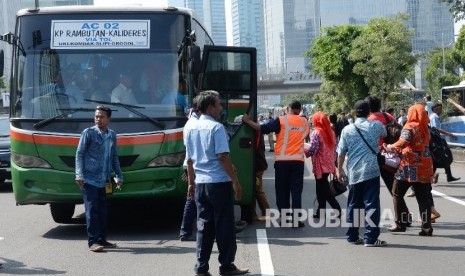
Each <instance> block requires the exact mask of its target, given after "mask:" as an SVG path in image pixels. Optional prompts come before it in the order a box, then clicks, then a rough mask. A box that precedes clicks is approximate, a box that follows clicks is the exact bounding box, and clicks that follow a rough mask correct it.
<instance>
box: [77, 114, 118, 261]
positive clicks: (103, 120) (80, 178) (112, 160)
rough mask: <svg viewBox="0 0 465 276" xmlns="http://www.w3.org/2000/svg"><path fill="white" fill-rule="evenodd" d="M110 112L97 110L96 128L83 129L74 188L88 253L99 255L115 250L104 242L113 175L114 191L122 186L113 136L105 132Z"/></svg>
mask: <svg viewBox="0 0 465 276" xmlns="http://www.w3.org/2000/svg"><path fill="white" fill-rule="evenodd" d="M110 118H111V109H110V108H108V107H106V106H101V105H100V106H97V108H96V110H95V115H94V121H95V126H93V127H89V128H86V129H84V131H83V132H82V133H81V138H80V139H79V145H78V147H77V150H76V184H77V185H78V186H79V188H80V189H81V193H82V199H83V201H84V209H85V212H86V224H87V235H88V245H89V250H90V251H93V252H100V251H102V250H103V249H104V248H114V247H116V244H115V243H111V242H109V241H108V240H107V203H106V198H107V196H106V183H110V184H109V185H111V181H110V174H111V173H112V172H115V174H116V182H117V184H116V185H117V186H116V188H117V189H121V186H122V185H123V173H122V171H121V167H120V165H119V161H118V152H117V148H116V133H115V132H114V131H113V130H111V129H109V128H108V125H109V123H110Z"/></svg>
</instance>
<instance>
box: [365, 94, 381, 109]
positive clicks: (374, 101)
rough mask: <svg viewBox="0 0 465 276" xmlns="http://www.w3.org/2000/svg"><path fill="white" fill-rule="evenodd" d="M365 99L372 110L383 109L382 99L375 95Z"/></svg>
mask: <svg viewBox="0 0 465 276" xmlns="http://www.w3.org/2000/svg"><path fill="white" fill-rule="evenodd" d="M365 101H366V102H367V103H368V105H369V106H370V112H379V111H380V110H381V100H380V99H379V98H377V97H375V96H368V97H366V98H365Z"/></svg>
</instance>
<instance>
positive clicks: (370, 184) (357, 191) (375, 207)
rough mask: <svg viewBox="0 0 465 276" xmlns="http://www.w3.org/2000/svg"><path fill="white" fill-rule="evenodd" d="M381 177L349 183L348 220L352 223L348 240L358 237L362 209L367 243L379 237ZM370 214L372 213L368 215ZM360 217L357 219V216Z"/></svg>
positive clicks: (348, 232) (364, 237) (352, 240)
mask: <svg viewBox="0 0 465 276" xmlns="http://www.w3.org/2000/svg"><path fill="white" fill-rule="evenodd" d="M379 186H380V182H379V177H375V178H372V179H368V180H366V181H362V182H360V183H356V184H352V185H349V196H348V198H347V222H348V223H350V224H352V226H351V227H349V229H348V230H347V240H348V241H349V242H354V241H356V240H357V239H358V237H359V233H358V229H359V228H360V224H361V221H362V218H361V217H360V215H359V214H361V213H362V212H361V210H365V234H364V236H363V240H364V242H365V243H370V244H371V243H374V242H375V241H376V240H377V239H378V237H379V221H380V218H381V206H380V201H379ZM368 215H370V216H369V217H368ZM356 216H357V217H358V218H359V219H358V220H356V219H355V217H356Z"/></svg>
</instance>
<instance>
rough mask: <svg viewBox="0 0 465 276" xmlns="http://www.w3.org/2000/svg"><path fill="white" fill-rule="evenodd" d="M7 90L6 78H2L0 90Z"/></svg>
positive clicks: (0, 79)
mask: <svg viewBox="0 0 465 276" xmlns="http://www.w3.org/2000/svg"><path fill="white" fill-rule="evenodd" d="M4 88H6V83H5V77H0V89H4Z"/></svg>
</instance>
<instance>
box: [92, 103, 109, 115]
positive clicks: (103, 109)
mask: <svg viewBox="0 0 465 276" xmlns="http://www.w3.org/2000/svg"><path fill="white" fill-rule="evenodd" d="M95 110H100V111H105V112H106V113H107V116H108V118H111V109H110V108H109V107H107V106H104V105H97V107H96V108H95Z"/></svg>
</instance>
